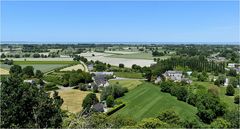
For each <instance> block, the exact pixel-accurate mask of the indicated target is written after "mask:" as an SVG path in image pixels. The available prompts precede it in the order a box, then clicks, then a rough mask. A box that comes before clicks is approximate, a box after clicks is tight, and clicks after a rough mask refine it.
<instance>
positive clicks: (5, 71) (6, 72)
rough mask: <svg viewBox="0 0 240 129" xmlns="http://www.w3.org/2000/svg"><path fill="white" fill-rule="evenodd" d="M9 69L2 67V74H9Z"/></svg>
mask: <svg viewBox="0 0 240 129" xmlns="http://www.w3.org/2000/svg"><path fill="white" fill-rule="evenodd" d="M8 74H9V71H8V70H6V69H3V68H0V75H8Z"/></svg>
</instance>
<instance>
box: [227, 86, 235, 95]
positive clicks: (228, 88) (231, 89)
mask: <svg viewBox="0 0 240 129" xmlns="http://www.w3.org/2000/svg"><path fill="white" fill-rule="evenodd" d="M234 93H235V90H234V87H233V86H232V85H229V86H227V88H226V95H228V96H233V95H234Z"/></svg>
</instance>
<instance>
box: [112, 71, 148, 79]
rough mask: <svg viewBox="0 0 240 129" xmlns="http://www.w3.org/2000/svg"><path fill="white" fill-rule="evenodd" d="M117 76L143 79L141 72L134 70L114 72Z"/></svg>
mask: <svg viewBox="0 0 240 129" xmlns="http://www.w3.org/2000/svg"><path fill="white" fill-rule="evenodd" d="M114 74H115V75H116V76H117V77H122V78H133V79H144V77H143V76H142V73H135V72H114Z"/></svg>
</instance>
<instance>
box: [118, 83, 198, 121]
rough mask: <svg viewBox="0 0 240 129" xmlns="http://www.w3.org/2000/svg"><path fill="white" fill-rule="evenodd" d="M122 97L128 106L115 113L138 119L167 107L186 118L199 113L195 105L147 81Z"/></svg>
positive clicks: (150, 115)
mask: <svg viewBox="0 0 240 129" xmlns="http://www.w3.org/2000/svg"><path fill="white" fill-rule="evenodd" d="M120 99H121V100H123V101H124V102H125V103H126V106H125V107H124V108H122V109H120V110H119V111H117V112H116V113H115V114H114V115H117V114H120V115H123V116H129V117H132V118H133V119H135V120H137V121H139V120H141V119H143V118H147V117H155V116H157V115H158V113H159V112H160V111H163V110H167V109H173V110H175V111H176V112H177V113H178V114H180V116H181V117H182V118H183V119H186V120H187V119H192V118H193V117H195V116H196V115H195V114H196V113H197V109H196V108H195V107H193V106H191V105H189V104H187V103H185V102H182V101H178V100H177V98H176V97H173V96H171V95H170V94H167V93H163V92H161V91H160V88H159V87H157V86H154V85H153V84H150V83H146V82H144V83H143V84H141V85H140V86H138V87H136V88H135V89H134V90H131V91H129V92H128V93H127V94H125V96H124V97H122V98H120Z"/></svg>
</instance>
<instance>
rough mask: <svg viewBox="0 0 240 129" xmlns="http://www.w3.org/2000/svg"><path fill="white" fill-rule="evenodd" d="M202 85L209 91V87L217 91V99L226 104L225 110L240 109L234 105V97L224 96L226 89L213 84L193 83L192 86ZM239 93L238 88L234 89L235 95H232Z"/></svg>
mask: <svg viewBox="0 0 240 129" xmlns="http://www.w3.org/2000/svg"><path fill="white" fill-rule="evenodd" d="M195 84H197V85H202V86H204V87H205V88H206V89H209V88H210V87H216V88H217V89H218V91H219V97H220V99H221V101H222V102H224V103H226V104H227V108H228V109H230V110H231V109H235V108H238V107H240V106H239V105H238V104H235V103H234V96H227V95H225V93H226V87H223V86H220V87H219V86H216V85H214V84H213V82H200V81H193V83H192V85H195ZM239 94H240V91H239V88H235V94H234V95H239Z"/></svg>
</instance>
